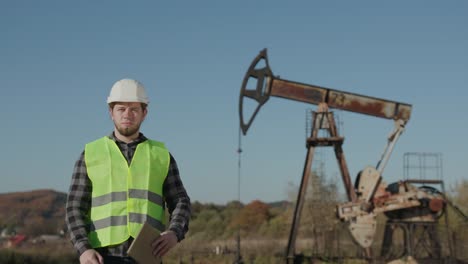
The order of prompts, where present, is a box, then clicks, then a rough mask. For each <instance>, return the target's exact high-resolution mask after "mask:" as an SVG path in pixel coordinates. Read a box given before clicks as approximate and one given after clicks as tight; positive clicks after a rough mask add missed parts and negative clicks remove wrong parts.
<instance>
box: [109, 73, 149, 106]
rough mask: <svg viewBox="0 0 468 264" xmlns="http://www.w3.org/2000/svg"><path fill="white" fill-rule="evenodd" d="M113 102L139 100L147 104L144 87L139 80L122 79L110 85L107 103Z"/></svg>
mask: <svg viewBox="0 0 468 264" xmlns="http://www.w3.org/2000/svg"><path fill="white" fill-rule="evenodd" d="M113 102H140V103H145V104H148V103H149V100H148V96H146V92H145V87H143V84H141V83H140V82H139V81H136V80H132V79H122V80H120V81H117V82H116V83H114V85H113V86H112V89H111V91H110V94H109V97H107V103H108V104H110V103H113Z"/></svg>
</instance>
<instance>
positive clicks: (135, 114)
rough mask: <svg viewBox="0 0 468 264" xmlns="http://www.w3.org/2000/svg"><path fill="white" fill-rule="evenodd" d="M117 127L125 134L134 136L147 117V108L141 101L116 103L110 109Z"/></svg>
mask: <svg viewBox="0 0 468 264" xmlns="http://www.w3.org/2000/svg"><path fill="white" fill-rule="evenodd" d="M109 112H110V115H111V118H112V121H114V125H115V128H116V129H117V131H118V132H119V133H120V134H121V135H123V136H126V137H128V136H132V135H134V134H135V133H138V132H139V131H140V125H141V123H143V120H144V119H145V117H146V114H147V109H145V110H143V108H142V106H141V103H136V102H135V103H116V104H115V105H114V107H113V108H112V109H109Z"/></svg>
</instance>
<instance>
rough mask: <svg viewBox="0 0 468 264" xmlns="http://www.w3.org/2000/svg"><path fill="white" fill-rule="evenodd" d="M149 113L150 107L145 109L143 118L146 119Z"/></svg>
mask: <svg viewBox="0 0 468 264" xmlns="http://www.w3.org/2000/svg"><path fill="white" fill-rule="evenodd" d="M147 114H148V108H145V109H143V120H145V118H146V115H147Z"/></svg>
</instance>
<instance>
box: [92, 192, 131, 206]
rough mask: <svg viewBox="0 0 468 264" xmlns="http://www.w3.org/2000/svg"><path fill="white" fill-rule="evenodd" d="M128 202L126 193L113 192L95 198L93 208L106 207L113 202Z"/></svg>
mask: <svg viewBox="0 0 468 264" xmlns="http://www.w3.org/2000/svg"><path fill="white" fill-rule="evenodd" d="M125 200H127V193H126V192H112V193H108V194H104V195H101V196H98V197H93V201H92V204H93V207H97V206H101V205H105V204H108V203H111V202H119V201H125Z"/></svg>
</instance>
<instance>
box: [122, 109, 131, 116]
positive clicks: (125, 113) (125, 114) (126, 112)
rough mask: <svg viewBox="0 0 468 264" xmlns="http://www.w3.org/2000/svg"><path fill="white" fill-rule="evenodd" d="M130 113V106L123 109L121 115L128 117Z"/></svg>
mask: <svg viewBox="0 0 468 264" xmlns="http://www.w3.org/2000/svg"><path fill="white" fill-rule="evenodd" d="M131 114H132V111H131V110H130V108H127V109H125V111H124V112H123V116H125V117H128V116H130V115H131Z"/></svg>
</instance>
